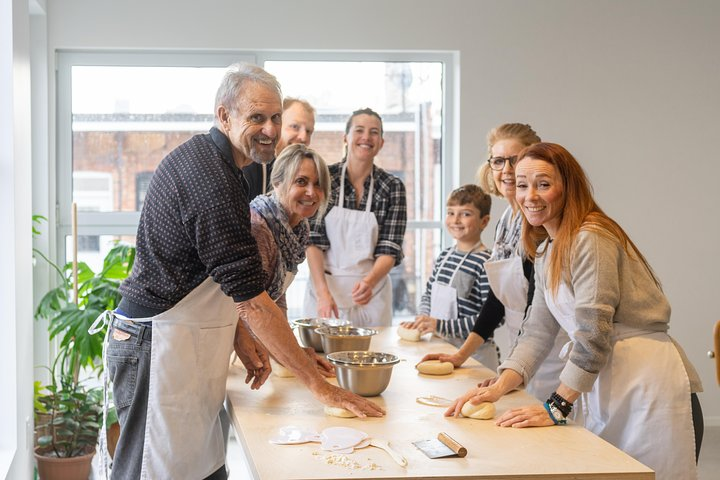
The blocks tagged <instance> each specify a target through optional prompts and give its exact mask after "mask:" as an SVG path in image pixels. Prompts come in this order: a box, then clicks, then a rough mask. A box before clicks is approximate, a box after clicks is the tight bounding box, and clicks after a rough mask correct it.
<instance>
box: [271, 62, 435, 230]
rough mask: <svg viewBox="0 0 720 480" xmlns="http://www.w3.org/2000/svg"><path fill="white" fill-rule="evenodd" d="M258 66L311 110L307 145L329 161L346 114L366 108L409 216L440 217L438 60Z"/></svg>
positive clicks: (337, 153) (337, 156)
mask: <svg viewBox="0 0 720 480" xmlns="http://www.w3.org/2000/svg"><path fill="white" fill-rule="evenodd" d="M264 66H265V69H266V70H267V71H268V72H270V73H272V74H273V75H275V76H276V77H277V78H278V80H279V81H280V84H281V85H282V87H283V94H284V95H285V96H290V97H300V98H303V99H305V100H307V101H308V102H310V103H311V104H312V105H313V107H315V109H316V123H315V133H314V134H313V137H312V143H311V147H313V148H314V149H315V150H317V151H318V152H319V153H320V155H322V157H323V158H324V159H325V160H326V161H327V162H328V163H329V164H333V163H336V162H339V161H340V160H341V159H342V156H343V141H342V136H343V134H344V133H345V123H346V121H347V119H348V117H349V115H350V113H352V112H353V111H354V110H357V109H359V108H365V107H369V108H372V109H373V110H375V111H376V112H378V113H379V114H380V116H382V117H383V127H384V130H385V134H384V137H385V145H384V146H383V149H382V150H381V151H380V153H379V155H378V157H377V158H376V163H377V165H378V166H380V167H382V168H384V169H386V170H388V171H390V172H391V173H393V174H395V175H397V176H398V177H400V178H401V179H402V180H403V181H404V182H405V187H406V189H407V198H408V219H409V220H424V221H439V220H440V216H441V215H442V209H441V208H439V207H440V206H441V205H442V203H441V200H440V188H441V184H442V174H441V172H442V170H441V168H440V165H441V161H442V156H441V145H442V131H443V128H442V98H443V90H442V78H443V64H442V63H440V62H330V61H328V62H307V61H267V62H265V65H264Z"/></svg>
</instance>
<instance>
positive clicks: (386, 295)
mask: <svg viewBox="0 0 720 480" xmlns="http://www.w3.org/2000/svg"><path fill="white" fill-rule="evenodd" d="M346 167H347V162H346V163H344V164H343V167H342V170H341V173H340V195H339V197H338V203H337V205H335V206H334V207H333V208H332V209H331V210H330V212H328V214H327V216H326V217H325V232H326V235H327V238H328V241H329V242H330V248H329V249H328V250H327V251H326V252H325V253H324V259H325V269H326V272H325V281H326V282H327V285H328V289H329V290H330V293H331V295H332V296H333V299H334V300H335V303H336V304H337V307H338V310H339V312H340V317H341V318H345V319H348V320H350V321H351V322H352V324H353V325H354V326H356V327H371V326H379V327H383V326H390V325H391V324H392V283H391V281H390V276H389V275H386V276H385V278H383V279H381V280H380V281H379V282H378V284H377V285H375V288H373V291H372V298H371V299H370V301H369V302H368V303H367V304H365V305H357V304H355V303H354V302H353V300H352V289H353V287H354V286H355V284H357V283H358V282H359V281H360V280H362V279H363V278H364V277H365V276H366V275H367V274H368V273H369V272H370V271H371V270H372V267H373V265H374V263H375V254H374V252H375V246H376V245H377V241H378V224H377V219H376V218H375V214H374V213H373V212H372V211H370V207H371V204H372V196H373V186H374V178H373V177H372V176H371V177H370V188H369V189H368V193H367V204H366V206H365V210H353V209H349V208H344V207H343V206H342V205H343V201H344V199H345V169H346ZM304 313H305V316H307V317H316V316H317V314H318V312H317V296H316V294H315V289H314V287H313V284H312V282H309V283H308V288H307V290H306V291H305V302H304Z"/></svg>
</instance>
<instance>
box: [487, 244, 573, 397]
mask: <svg viewBox="0 0 720 480" xmlns="http://www.w3.org/2000/svg"><path fill="white" fill-rule="evenodd" d="M485 271H486V272H487V276H488V281H489V282H490V288H492V291H493V293H494V294H495V296H496V297H497V298H498V300H500V302H502V304H503V306H504V307H505V329H506V332H507V335H508V337H509V338H508V340H506V341H507V342H508V345H509V349H508V350H505V352H506V354H505V357H507V355H509V353H510V352H511V351H512V349H513V348H515V344H516V343H517V338H518V335H520V330H521V327H522V323H523V320H524V318H525V308H526V307H527V295H528V288H529V285H528V280H527V278H525V274H524V272H523V265H522V258H521V257H520V256H519V255H513V256H511V257H509V258H506V259H503V260H494V261H489V262H485ZM498 330H500V329H499V328H498V329H497V330H496V332H498ZM495 338H496V341H497V342H498V343H500V341H501V340H499V339H498V335H497V334H496V337H495ZM569 341H570V338H569V337H568V336H567V333H565V332H564V331H562V330H561V331H560V332H558V335H557V337H556V338H555V343H554V345H553V348H552V350H551V351H550V353H549V354H548V356H547V357H546V358H545V360H544V361H543V363H542V364H541V365H540V367H539V368H538V370H537V372H535V375H533V377H532V378H531V379H530V381H529V382H528V384H527V385H526V386H525V389H526V390H527V392H528V393H530V394H531V395H533V396H534V397H535V398H537V399H538V400H540V401H542V402H544V401H545V400H547V399H548V398H549V397H550V394H551V393H552V392H554V391H555V389H556V388H557V387H558V385H559V384H560V380H559V379H560V372H561V371H562V369H563V367H564V366H565V360H563V359H561V358H560V352H561V350H562V348H563V346H564V345H565V344H566V343H567V342H569ZM501 351H502V345H501Z"/></svg>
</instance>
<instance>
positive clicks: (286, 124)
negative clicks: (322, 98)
mask: <svg viewBox="0 0 720 480" xmlns="http://www.w3.org/2000/svg"><path fill="white" fill-rule="evenodd" d="M314 131H315V109H314V108H313V106H312V105H310V103H309V102H308V101H307V100H303V99H300V98H293V97H285V99H284V100H283V113H282V129H281V131H280V139H279V140H278V142H277V146H276V147H275V154H276V155H280V153H281V152H282V151H283V150H284V149H285V147H287V146H288V145H295V144H298V143H301V144H303V145H305V146H306V147H309V146H310V140H311V139H312V135H313V132H314ZM272 167H273V162H270V163H262V164H261V163H254V162H253V163H251V164H250V165H248V166H247V167H245V168H243V175H244V176H245V178H246V179H247V181H248V183H249V184H250V200H252V199H253V198H255V197H257V196H258V195H261V194H264V193H267V191H268V187H269V183H270V174H271V173H272Z"/></svg>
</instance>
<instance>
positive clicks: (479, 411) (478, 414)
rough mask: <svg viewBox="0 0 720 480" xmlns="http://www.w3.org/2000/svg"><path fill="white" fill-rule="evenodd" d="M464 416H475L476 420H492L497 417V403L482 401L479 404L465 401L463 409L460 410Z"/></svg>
mask: <svg viewBox="0 0 720 480" xmlns="http://www.w3.org/2000/svg"><path fill="white" fill-rule="evenodd" d="M460 413H462V415H463V417H467V418H474V419H475V420H490V419H491V418H493V417H495V404H494V403H492V402H482V403H478V404H477V405H473V404H472V403H470V402H469V401H468V402H465V405H463V407H462V410H460Z"/></svg>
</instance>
